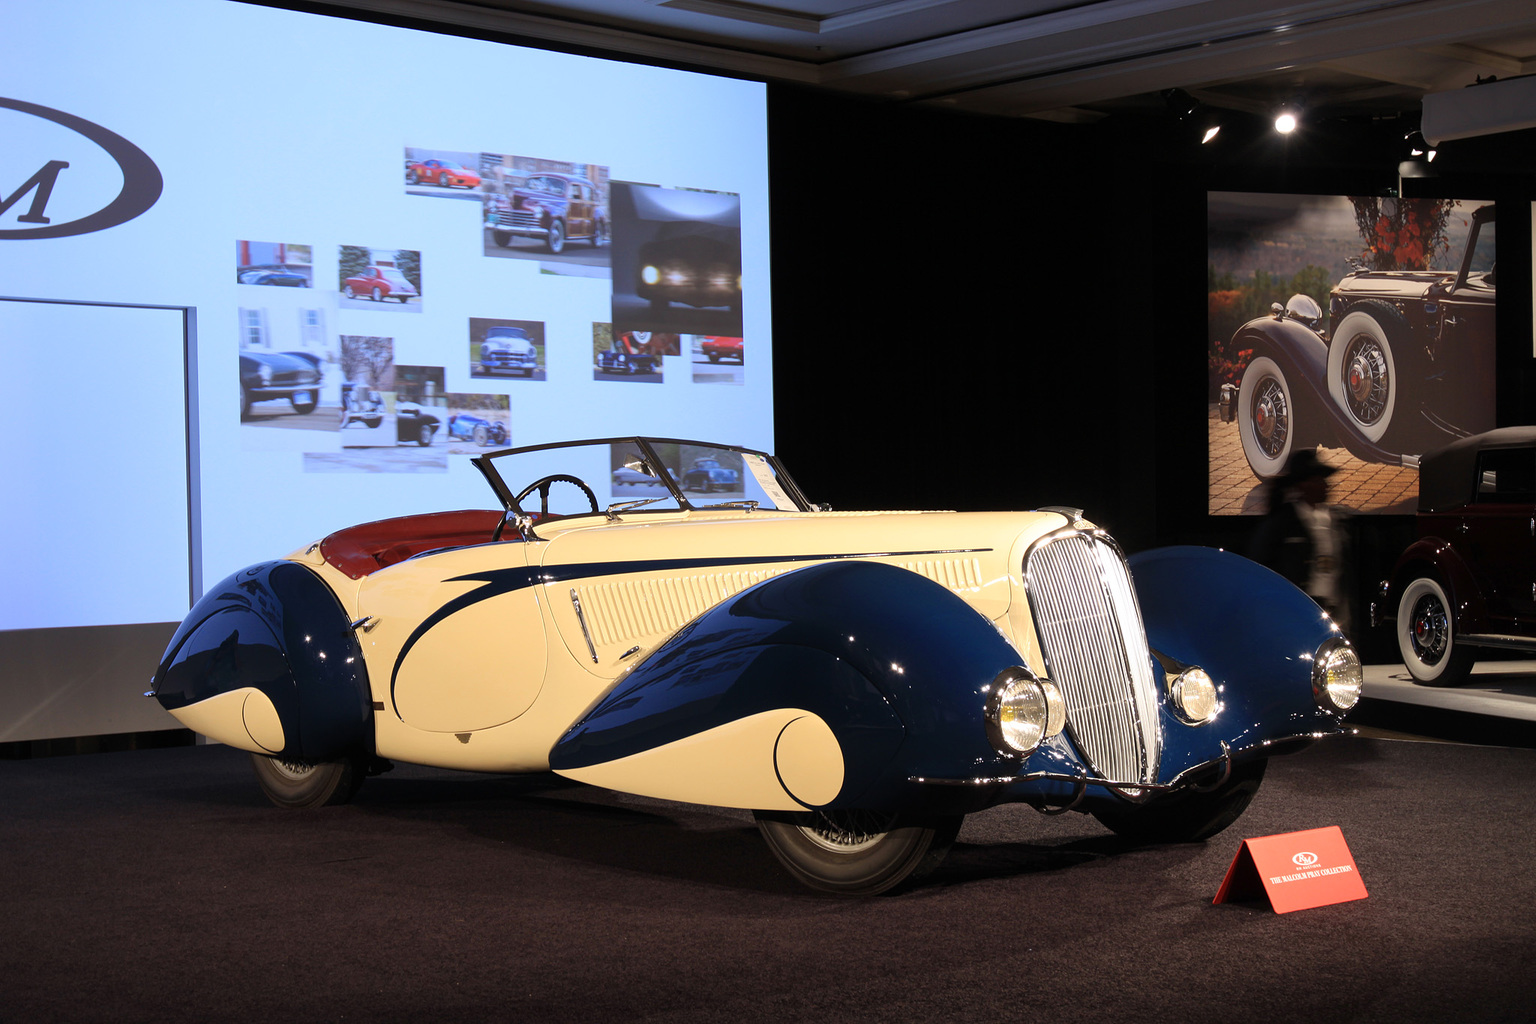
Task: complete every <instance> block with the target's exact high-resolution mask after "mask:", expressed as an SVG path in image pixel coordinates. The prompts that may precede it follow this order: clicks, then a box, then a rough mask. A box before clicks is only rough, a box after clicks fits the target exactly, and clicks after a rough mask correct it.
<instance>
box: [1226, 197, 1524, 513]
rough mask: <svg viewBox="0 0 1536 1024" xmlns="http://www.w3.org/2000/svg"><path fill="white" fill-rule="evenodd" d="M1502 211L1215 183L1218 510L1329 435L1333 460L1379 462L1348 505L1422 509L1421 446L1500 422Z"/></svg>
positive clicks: (1326, 442) (1253, 507)
mask: <svg viewBox="0 0 1536 1024" xmlns="http://www.w3.org/2000/svg"><path fill="white" fill-rule="evenodd" d="M1494 214H1495V210H1494V206H1493V204H1492V203H1485V202H1473V201H1464V200H1454V199H1397V198H1386V199H1384V198H1379V197H1375V196H1299V195H1270V194H1258V193H1233V192H1213V193H1211V194H1210V196H1209V199H1208V218H1209V219H1208V225H1209V273H1208V279H1209V282H1210V284H1209V295H1208V310H1209V334H1208V342H1207V345H1208V351H1207V367H1208V369H1207V374H1208V376H1207V402H1208V403H1209V420H1210V430H1211V439H1210V448H1211V452H1212V453H1213V454H1212V461H1211V465H1210V480H1211V486H1212V488H1213V493H1212V509H1211V510H1212V511H1213V512H1225V511H1241V512H1249V511H1261V510H1262V509H1261V508H1260V507H1258V503H1257V502H1256V501H1253V500H1251V498H1252V496H1254V495H1257V494H1258V493H1260V491H1259V488H1260V486H1261V485H1262V483H1263V482H1264V481H1267V480H1271V479H1273V478H1275V477H1277V476H1279V475H1280V474H1281V473H1282V472H1283V471H1284V469H1285V466H1286V463H1287V462H1288V461H1289V459H1290V458H1291V456H1292V454H1294V453H1295V452H1298V451H1301V450H1304V449H1310V448H1318V447H1321V448H1323V449H1332V450H1334V451H1335V454H1334V455H1333V456H1332V457H1331V458H1330V464H1333V465H1336V466H1337V465H1341V464H1344V462H1345V460H1355V462H1356V464H1358V463H1364V464H1367V466H1368V467H1369V466H1375V467H1379V468H1378V469H1374V470H1372V471H1371V472H1372V473H1373V474H1374V475H1373V476H1372V478H1371V480H1370V481H1369V482H1368V483H1367V485H1365V486H1362V487H1360V488H1358V489H1357V491H1356V493H1355V494H1353V495H1350V496H1348V497H1346V499H1345V500H1344V501H1342V502H1341V504H1343V505H1345V506H1346V507H1347V508H1348V509H1349V510H1350V511H1354V512H1381V511H1403V512H1406V511H1411V507H1410V506H1406V505H1405V502H1407V501H1410V500H1411V484H1412V481H1411V476H1412V474H1413V472H1414V470H1415V468H1416V467H1417V465H1418V462H1419V458H1420V457H1421V456H1422V455H1423V454H1424V453H1426V452H1429V451H1432V450H1434V449H1435V448H1438V447H1441V446H1442V445H1445V444H1447V443H1449V442H1451V441H1454V440H1456V439H1458V438H1461V437H1466V436H1468V435H1470V434H1475V433H1479V432H1482V431H1485V430H1488V429H1491V428H1492V427H1493V426H1494V423H1495V419H1494V338H1495V331H1494V311H1495V271H1494V266H1495V262H1494V261H1495V245H1494V225H1495V221H1494ZM1238 460H1241V461H1238ZM1244 463H1246V466H1247V469H1248V471H1249V472H1248V473H1246V474H1245V473H1242V472H1240V471H1239V470H1240V468H1241V467H1242V465H1243V464H1244ZM1399 471H1401V472H1399ZM1404 474H1406V475H1407V476H1408V477H1409V479H1408V480H1407V481H1406V482H1405V481H1404V480H1401V479H1396V477H1401V476H1403V475H1404ZM1378 478H1379V479H1378ZM1216 488H1224V489H1229V490H1231V491H1232V492H1233V493H1231V494H1226V495H1223V496H1221V500H1218V496H1217V495H1216V494H1215V493H1214V492H1215V489H1216ZM1244 488H1246V493H1247V496H1246V497H1245V496H1244V495H1243V494H1238V493H1236V492H1238V491H1241V490H1243V489H1244ZM1234 497H1235V498H1237V499H1238V500H1236V501H1234V500H1232V499H1233V498H1234Z"/></svg>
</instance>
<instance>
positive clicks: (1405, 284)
mask: <svg viewBox="0 0 1536 1024" xmlns="http://www.w3.org/2000/svg"><path fill="white" fill-rule="evenodd" d="M1455 277H1456V272H1455V271H1453V270H1365V271H1360V272H1358V273H1354V274H1350V275H1349V276H1348V277H1346V278H1344V280H1342V281H1340V282H1339V283H1338V284H1337V285H1336V286H1335V287H1334V289H1333V290H1334V292H1335V293H1336V294H1338V295H1341V296H1343V297H1345V298H1374V297H1380V298H1386V299H1416V298H1418V297H1420V296H1421V295H1423V294H1424V293H1425V292H1426V291H1428V290H1429V288H1430V286H1431V285H1436V284H1441V283H1445V282H1449V281H1452V280H1454V279H1455Z"/></svg>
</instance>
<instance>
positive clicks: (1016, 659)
mask: <svg viewBox="0 0 1536 1024" xmlns="http://www.w3.org/2000/svg"><path fill="white" fill-rule="evenodd" d="M700 459H711V460H714V461H715V462H716V463H718V464H719V465H720V466H722V467H726V468H729V469H733V470H735V471H736V472H737V474H738V475H737V485H736V487H735V488H734V489H733V490H730V491H726V492H720V491H716V492H715V493H711V494H704V495H701V494H697V493H691V492H689V493H685V492H684V490H683V488H682V487H681V486H680V483H679V480H680V479H681V478H682V474H683V472H684V470H685V469H686V468H687V467H691V466H693V465H695V464H696V462H697V461H698V460H700ZM474 462H475V465H476V466H477V467H478V468H479V469H480V470H481V471H482V472H483V473H484V475H485V477H486V479H487V481H488V482H489V483H490V486H491V488H492V490H493V491H494V492H495V494H496V497H497V499H498V503H499V504H500V506H501V507H500V508H497V509H492V510H470V511H456V512H439V513H431V514H426V515H416V516H408V517H404V518H400V519H390V520H384V521H381V522H375V523H367V524H364V525H361V526H355V527H351V528H349V529H344V530H340V531H338V532H336V533H333V534H331V535H329V536H327V537H325V538H323V539H320V540H317V541H315V542H314V543H313V544H311V545H309V546H307V547H304V548H302V549H300V550H298V551H295V552H293V553H292V554H290V555H288V556H287V557H285V558H279V559H276V560H273V561H270V562H264V563H262V564H259V565H254V566H251V567H250V568H248V569H244V570H242V571H240V572H238V573H236V574H235V575H233V576H231V577H229V578H228V579H226V580H224V581H222V582H221V583H219V584H217V585H215V586H214V587H212V588H210V589H209V590H208V592H207V594H206V595H204V597H203V598H202V599H201V600H200V601H199V602H198V603H197V605H196V607H194V608H193V610H192V612H191V614H189V615H188V616H187V619H186V621H185V622H184V623H183V624H182V626H181V627H180V629H179V630H178V631H177V632H176V634H175V637H174V638H173V639H172V641H171V644H170V646H169V648H168V649H167V651H166V653H165V657H164V659H163V660H162V662H161V664H160V666H159V669H158V671H157V672H156V674H155V677H154V689H153V690H152V691H151V694H152V695H153V696H154V697H156V698H157V699H158V700H159V702H160V703H161V704H162V705H163V706H164V707H165V708H166V709H167V710H168V711H170V713H171V714H173V715H174V716H176V718H178V719H179V720H180V721H181V722H182V723H183V724H184V725H186V726H187V727H189V728H191V729H194V730H196V731H197V732H200V733H203V734H206V735H207V736H209V737H210V738H212V739H215V740H218V741H220V742H222V743H226V744H230V745H233V746H236V747H240V748H242V749H245V750H248V751H250V752H251V753H252V755H253V758H252V759H253V761H254V763H255V768H256V776H257V779H258V781H259V782H260V784H261V786H262V788H263V789H264V791H265V792H266V793H267V795H268V796H269V797H270V798H271V799H272V800H273V801H274V802H275V803H277V804H279V805H283V806H293V807H309V806H317V805H321V804H327V803H338V802H342V801H345V800H347V799H349V798H350V797H351V796H352V795H353V793H354V792H355V791H356V789H357V787H358V785H359V784H360V783H361V782H362V780H363V779H364V777H365V776H366V775H367V774H370V773H372V772H376V771H378V770H380V769H381V768H383V767H385V766H386V765H387V763H388V762H390V761H394V760H399V761H405V762H413V763H417V764H424V765H433V766H437V767H443V768H455V769H465V770H470V771H480V772H498V773H506V772H549V771H553V772H555V773H557V774H559V775H562V776H565V777H566V778H569V779H574V780H577V781H580V782H583V783H589V784H591V785H595V786H603V787H607V788H610V789H614V790H619V791H623V792H626V793H635V794H641V795H645V796H651V797H658V798H663V799H669V800H679V801H687V802H693V803H701V804H712V805H719V806H726V807H735V808H745V809H749V810H751V811H753V812H755V815H756V818H757V821H758V823H759V826H760V829H761V832H762V834H763V836H764V838H765V839H766V841H767V843H768V846H769V847H770V848H771V849H772V850H773V852H774V853H775V854H776V855H777V857H778V858H779V860H780V861H781V862H782V863H783V864H784V866H785V867H786V868H787V869H788V870H789V871H790V872H791V873H792V874H793V875H794V876H795V877H797V878H798V879H800V880H801V881H802V882H804V883H806V884H807V885H809V886H811V887H813V888H816V889H821V890H826V891H832V892H838V893H848V894H868V893H876V892H881V891H884V890H887V889H890V888H892V887H895V886H897V885H900V884H902V883H908V882H911V881H913V880H915V879H916V878H918V877H920V876H921V875H922V874H924V873H925V872H926V871H928V870H930V869H931V868H932V867H933V866H934V865H935V864H937V863H938V861H939V860H940V859H941V858H942V856H943V854H944V851H945V850H946V848H947V847H948V846H949V844H950V842H951V841H952V840H953V839H954V837H955V834H956V832H957V831H958V829H959V826H960V822H961V819H962V818H963V816H964V815H966V814H968V813H971V812H974V811H979V810H982V809H984V808H987V807H989V806H992V805H995V804H999V803H1004V802H1024V803H1028V804H1031V805H1033V806H1035V807H1036V808H1038V809H1040V810H1042V811H1046V812H1057V811H1063V810H1075V811H1082V812H1087V813H1090V814H1092V815H1094V816H1095V817H1096V818H1098V819H1099V820H1100V821H1101V822H1103V823H1104V824H1105V825H1107V826H1108V827H1109V828H1111V829H1113V830H1115V831H1116V832H1119V833H1122V834H1125V835H1128V836H1132V837H1136V838H1138V839H1142V840H1147V841H1193V840H1199V839H1203V838H1205V837H1207V836H1210V835H1213V834H1215V833H1216V832H1218V831H1220V830H1221V829H1223V828H1225V827H1226V826H1227V825H1229V824H1231V823H1232V821H1234V820H1235V819H1236V818H1237V817H1238V815H1240V814H1241V813H1242V811H1243V810H1244V808H1245V807H1246V806H1247V805H1248V802H1249V801H1250V800H1251V799H1252V797H1253V795H1254V793H1255V791H1256V790H1257V789H1258V786H1259V783H1260V780H1261V779H1262V777H1263V774H1264V767H1265V764H1266V761H1267V759H1268V758H1269V757H1271V756H1273V755H1275V754H1280V753H1286V752H1289V751H1292V750H1295V749H1299V748H1300V747H1302V746H1305V745H1306V744H1308V743H1310V742H1312V741H1313V740H1315V739H1317V738H1318V737H1321V736H1326V735H1329V734H1333V733H1337V732H1339V731H1341V728H1342V726H1341V720H1342V718H1343V716H1344V714H1345V713H1346V712H1347V711H1348V710H1349V709H1350V708H1351V707H1352V706H1353V705H1354V703H1355V702H1356V700H1357V699H1358V697H1359V693H1360V682H1361V675H1360V663H1359V660H1358V658H1357V657H1356V655H1355V652H1354V651H1353V649H1352V648H1351V647H1350V645H1349V643H1348V642H1347V641H1346V640H1345V639H1344V637H1343V636H1342V635H1341V634H1340V632H1339V630H1338V629H1337V628H1336V627H1335V626H1334V624H1333V623H1332V622H1331V621H1330V620H1329V619H1328V618H1327V616H1326V615H1324V614H1323V613H1322V612H1321V610H1320V609H1319V608H1318V607H1317V606H1316V605H1315V604H1313V603H1312V601H1310V600H1309V599H1308V598H1307V597H1306V596H1305V595H1304V594H1302V593H1301V592H1300V591H1298V590H1296V589H1295V588H1294V587H1292V586H1291V585H1290V584H1289V583H1286V582H1285V581H1284V580H1282V579H1281V578H1280V577H1279V576H1277V575H1275V574H1274V573H1272V572H1270V571H1269V570H1267V569H1264V568H1262V567H1260V566H1258V565H1255V564H1254V563H1252V562H1249V561H1247V560H1245V559H1242V558H1239V557H1237V556H1235V555H1232V554H1229V553H1225V552H1220V551H1215V550H1211V549H1205V548H1165V549H1159V550H1155V551H1151V552H1147V553H1145V554H1142V555H1139V556H1137V557H1134V558H1132V559H1130V560H1129V562H1128V561H1127V560H1126V559H1125V558H1124V557H1123V556H1122V554H1121V552H1120V550H1119V549H1118V548H1117V547H1116V545H1115V543H1114V542H1113V541H1112V540H1111V539H1110V538H1109V537H1108V536H1106V535H1105V533H1104V532H1103V531H1101V530H1099V529H1098V528H1096V527H1094V526H1093V525H1092V524H1091V523H1089V522H1087V521H1085V520H1084V519H1083V518H1082V516H1081V514H1080V513H1079V512H1078V511H1077V510H1074V509H1067V508H1047V509H1040V510H1037V511H1032V512H1019V513H993V512H972V513H956V512H922V511H907V512H833V511H830V510H828V509H825V508H822V507H819V506H816V505H813V504H811V503H810V502H808V501H807V500H806V499H805V497H804V496H803V495H802V494H801V492H800V490H799V489H798V487H796V485H795V483H794V482H793V481H792V480H791V479H790V478H789V476H788V475H787V474H786V473H785V472H784V470H783V468H782V466H781V465H780V464H779V463H778V461H777V460H775V459H774V458H773V457H772V456H770V455H767V454H765V453H763V452H758V451H751V450H748V449H743V448H736V447H731V446H726V445H712V444H704V443H699V442H690V441H678V440H656V439H647V438H638V437H635V438H605V439H602V440H597V441H583V442H573V443H569V444H559V445H545V446H538V447H532V448H519V449H509V450H505V451H499V452H493V453H489V454H487V455H484V456H480V457H477V458H476V459H475V460H474ZM620 470H623V471H624V472H623V473H619V471H620ZM617 479H624V480H625V481H626V482H625V487H624V490H623V492H622V494H616V493H615V484H614V483H613V481H615V480H617Z"/></svg>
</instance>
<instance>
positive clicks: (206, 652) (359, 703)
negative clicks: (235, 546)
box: [151, 560, 373, 762]
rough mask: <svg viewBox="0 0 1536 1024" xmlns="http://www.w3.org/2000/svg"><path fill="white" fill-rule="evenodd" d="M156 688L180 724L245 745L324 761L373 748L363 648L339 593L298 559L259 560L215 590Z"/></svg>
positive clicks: (176, 640)
mask: <svg viewBox="0 0 1536 1024" xmlns="http://www.w3.org/2000/svg"><path fill="white" fill-rule="evenodd" d="M153 686H154V689H153V690H152V691H151V692H152V693H153V695H154V696H155V698H156V699H157V700H159V702H160V704H161V706H162V707H164V708H165V709H166V710H167V711H169V712H170V713H171V715H173V716H174V717H175V718H176V719H177V720H178V721H180V722H181V723H182V724H183V725H186V726H187V727H188V728H190V729H193V730H195V731H197V732H201V733H203V734H204V735H206V736H208V737H209V738H210V739H214V740H217V741H218V742H220V743H226V744H228V745H230V746H233V747H239V748H241V749H242V750H250V751H254V752H256V753H260V754H273V755H277V756H280V757H283V758H287V759H290V760H297V761H309V762H319V761H329V760H333V759H335V758H337V757H341V756H343V755H346V754H349V753H358V752H363V751H366V750H369V749H371V745H372V731H371V726H372V721H373V717H372V716H373V712H372V697H371V694H370V692H369V688H368V676H367V669H366V668H365V667H364V663H363V653H362V649H361V647H360V646H359V645H358V642H357V637H356V636H355V635H354V633H353V631H352V628H351V625H350V623H349V622H348V620H347V615H346V611H345V610H344V609H343V608H342V606H341V603H340V602H339V601H337V599H336V596H335V595H334V594H333V593H332V592H331V590H330V588H329V587H327V586H326V585H325V583H324V582H323V581H322V580H321V579H320V577H318V576H316V575H315V574H314V573H313V572H312V571H311V570H309V569H308V568H306V567H305V566H303V565H300V564H298V563H297V562H290V561H287V560H279V561H274V562H264V563H261V564H259V565H253V566H251V567H250V568H248V569H242V570H241V571H239V572H237V573H235V574H234V575H233V576H230V577H229V578H227V579H225V580H222V581H221V582H219V583H218V584H217V585H216V586H214V587H212V588H210V589H209V591H208V592H207V593H206V594H204V595H203V597H202V598H201V599H200V600H199V601H198V602H197V604H196V605H194V606H193V608H192V611H191V612H189V613H188V615H187V617H186V619H184V620H183V621H182V624H181V626H180V628H178V629H177V630H176V633H175V635H174V636H172V637H171V642H170V646H168V647H167V648H166V651H165V655H164V657H163V658H161V661H160V666H159V668H158V670H157V671H156V672H155V677H154V684H153Z"/></svg>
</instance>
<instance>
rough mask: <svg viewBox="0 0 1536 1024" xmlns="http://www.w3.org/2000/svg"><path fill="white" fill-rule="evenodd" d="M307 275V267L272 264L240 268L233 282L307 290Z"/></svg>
mask: <svg viewBox="0 0 1536 1024" xmlns="http://www.w3.org/2000/svg"><path fill="white" fill-rule="evenodd" d="M309 274H310V268H309V267H304V266H294V265H291V264H280V263H273V264H267V265H265V266H252V267H241V268H240V269H239V270H237V271H236V272H235V280H237V281H239V282H240V283H241V284H263V285H271V286H274V287H277V288H308V287H309Z"/></svg>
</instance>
